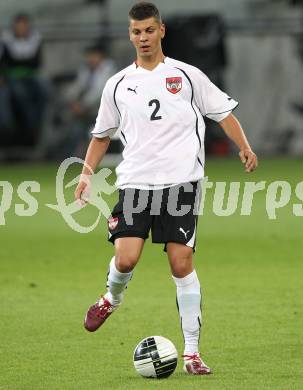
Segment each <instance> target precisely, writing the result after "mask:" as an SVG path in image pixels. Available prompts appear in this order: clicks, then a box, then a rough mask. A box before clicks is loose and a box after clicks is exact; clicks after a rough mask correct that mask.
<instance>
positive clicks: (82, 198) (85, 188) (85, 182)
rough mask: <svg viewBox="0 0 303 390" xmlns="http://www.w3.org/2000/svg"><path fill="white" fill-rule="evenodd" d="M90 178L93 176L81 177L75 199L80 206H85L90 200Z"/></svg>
mask: <svg viewBox="0 0 303 390" xmlns="http://www.w3.org/2000/svg"><path fill="white" fill-rule="evenodd" d="M90 178H91V175H83V174H82V175H81V176H80V179H79V183H78V185H77V188H76V190H75V199H76V201H77V202H78V204H79V205H80V206H84V205H85V204H86V203H87V202H88V199H89V196H90V186H91V183H90Z"/></svg>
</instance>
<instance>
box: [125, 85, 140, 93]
mask: <svg viewBox="0 0 303 390" xmlns="http://www.w3.org/2000/svg"><path fill="white" fill-rule="evenodd" d="M137 88H138V86H136V88H135V89H132V88H129V87H128V88H127V90H128V91H131V92H133V93H135V94H136V95H137V91H136V90H137Z"/></svg>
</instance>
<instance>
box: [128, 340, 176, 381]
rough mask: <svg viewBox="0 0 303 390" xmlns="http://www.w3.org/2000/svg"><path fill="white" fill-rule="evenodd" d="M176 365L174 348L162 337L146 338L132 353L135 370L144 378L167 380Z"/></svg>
mask: <svg viewBox="0 0 303 390" xmlns="http://www.w3.org/2000/svg"><path fill="white" fill-rule="evenodd" d="M177 363H178V352H177V350H176V347H175V346H174V344H173V343H172V342H171V341H170V340H168V339H166V338H165V337H162V336H151V337H146V338H145V339H143V340H142V341H140V343H139V344H138V345H137V346H136V349H135V351H134V366H135V369H136V371H137V372H138V374H140V375H142V376H144V377H146V378H167V377H168V376H170V375H171V374H172V373H173V372H174V371H175V369H176V367H177Z"/></svg>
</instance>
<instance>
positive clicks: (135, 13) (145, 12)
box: [128, 1, 161, 23]
mask: <svg viewBox="0 0 303 390" xmlns="http://www.w3.org/2000/svg"><path fill="white" fill-rule="evenodd" d="M128 17H129V19H133V20H144V19H148V18H155V19H156V20H157V22H158V23H161V15H160V12H159V10H158V8H157V7H156V6H155V4H153V3H149V2H147V1H140V2H139V3H137V4H135V5H134V6H133V7H132V8H131V10H130V11H129V13H128Z"/></svg>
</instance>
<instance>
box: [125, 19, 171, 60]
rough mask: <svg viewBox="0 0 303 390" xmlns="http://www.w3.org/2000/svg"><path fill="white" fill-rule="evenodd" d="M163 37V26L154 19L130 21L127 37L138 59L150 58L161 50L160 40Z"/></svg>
mask: <svg viewBox="0 0 303 390" xmlns="http://www.w3.org/2000/svg"><path fill="white" fill-rule="evenodd" d="M164 35H165V27H164V24H162V23H161V24H159V22H158V21H157V20H156V19H155V18H153V17H152V18H148V19H145V20H133V19H131V20H130V23H129V37H130V40H131V42H132V43H133V45H134V46H135V48H136V51H137V55H138V57H151V56H153V55H154V54H156V53H157V52H158V51H159V50H161V39H162V38H163V37H164Z"/></svg>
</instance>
